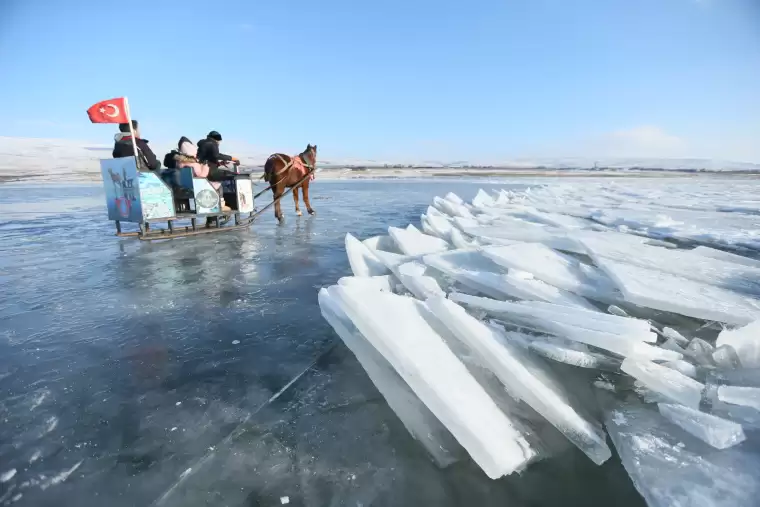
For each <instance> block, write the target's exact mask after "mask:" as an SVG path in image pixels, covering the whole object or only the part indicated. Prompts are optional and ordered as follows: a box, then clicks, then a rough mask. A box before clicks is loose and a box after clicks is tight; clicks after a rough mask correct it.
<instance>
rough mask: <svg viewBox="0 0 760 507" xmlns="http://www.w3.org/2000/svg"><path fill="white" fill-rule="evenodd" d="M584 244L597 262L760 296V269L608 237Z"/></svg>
mask: <svg viewBox="0 0 760 507" xmlns="http://www.w3.org/2000/svg"><path fill="white" fill-rule="evenodd" d="M580 241H581V243H583V245H584V246H585V247H586V248H587V249H588V253H589V255H590V256H591V257H592V258H593V259H594V260H597V259H598V258H600V257H604V258H607V259H611V260H613V261H619V262H625V263H627V264H632V265H634V266H638V267H640V268H644V269H647V270H654V271H661V272H664V273H669V274H671V275H676V276H679V277H683V278H686V279H688V280H693V281H695V282H699V283H703V284H708V285H714V286H716V287H722V288H724V289H729V290H734V291H740V292H744V293H747V294H754V295H760V268H756V267H749V266H745V265H742V264H736V263H734V262H728V261H725V260H720V259H714V258H711V257H705V256H703V255H700V254H699V253H695V252H694V251H689V250H673V249H667V248H660V247H656V246H650V245H645V244H643V243H636V242H633V243H632V242H629V241H626V242H621V241H618V240H617V238H616V237H615V236H609V235H605V234H596V235H593V236H583V237H581V238H580Z"/></svg>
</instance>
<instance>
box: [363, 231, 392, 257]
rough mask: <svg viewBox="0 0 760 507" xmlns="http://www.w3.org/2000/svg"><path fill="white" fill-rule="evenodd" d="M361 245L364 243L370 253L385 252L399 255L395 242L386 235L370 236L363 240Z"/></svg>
mask: <svg viewBox="0 0 760 507" xmlns="http://www.w3.org/2000/svg"><path fill="white" fill-rule="evenodd" d="M362 243H364V245H365V246H366V247H367V248H369V249H370V250H372V251H374V250H383V251H385V252H391V253H397V254H400V253H401V251H400V250H399V249H398V246H396V242H395V241H393V239H392V238H391V237H390V236H387V235H380V236H372V237H369V238H367V239H365V240H362Z"/></svg>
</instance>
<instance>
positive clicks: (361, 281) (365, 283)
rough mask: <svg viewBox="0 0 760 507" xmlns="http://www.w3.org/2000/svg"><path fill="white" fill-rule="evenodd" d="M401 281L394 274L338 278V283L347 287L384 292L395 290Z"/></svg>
mask: <svg viewBox="0 0 760 507" xmlns="http://www.w3.org/2000/svg"><path fill="white" fill-rule="evenodd" d="M399 283H401V282H400V281H399V280H398V278H396V277H395V276H393V275H380V276H344V277H343V278H340V279H339V280H338V285H343V286H345V287H360V288H365V289H374V290H378V291H384V292H394V291H395V290H396V286H397V285H398V284H399Z"/></svg>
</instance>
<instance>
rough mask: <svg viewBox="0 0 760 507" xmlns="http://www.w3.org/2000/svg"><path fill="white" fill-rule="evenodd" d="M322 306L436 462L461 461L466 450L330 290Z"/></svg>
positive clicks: (321, 293) (323, 292) (321, 300)
mask: <svg viewBox="0 0 760 507" xmlns="http://www.w3.org/2000/svg"><path fill="white" fill-rule="evenodd" d="M319 307H320V310H321V312H322V316H323V317H324V318H325V320H327V322H328V323H329V324H330V325H331V326H332V328H333V329H334V330H335V332H336V333H337V334H338V336H339V337H340V338H341V339H342V340H343V342H344V343H345V344H346V346H347V347H348V348H349V349H350V350H351V352H353V353H354V355H355V356H356V358H357V359H358V361H359V362H360V363H361V365H362V367H363V368H364V370H365V371H366V372H367V375H368V376H369V378H370V379H371V380H372V382H373V383H374V384H375V387H377V389H378V391H380V393H381V394H382V395H383V397H384V398H385V400H386V401H387V402H388V405H389V406H390V407H391V409H393V411H394V412H395V413H396V415H397V416H398V417H399V419H400V420H401V422H402V423H403V424H404V426H405V427H406V429H407V430H408V431H409V433H410V434H411V435H412V436H413V437H414V438H415V439H417V440H418V441H419V442H420V443H421V444H422V445H423V446H424V447H425V449H426V450H427V451H428V453H429V454H430V456H431V457H432V458H433V460H434V461H435V463H436V464H437V465H438V466H440V467H446V466H448V465H450V464H451V463H454V462H455V461H457V460H458V459H459V457H460V455H461V454H462V453H463V449H462V447H461V446H460V445H459V444H458V443H457V441H456V440H455V439H454V437H453V436H452V435H451V433H450V432H449V431H448V430H447V429H446V428H445V427H444V426H443V424H441V422H440V421H439V420H438V418H437V417H435V415H433V413H432V412H431V411H430V410H429V409H428V408H427V407H426V406H425V404H424V403H422V402H421V401H420V400H419V398H417V396H416V395H415V394H414V392H412V390H411V389H410V387H409V385H408V384H407V383H406V382H404V380H403V379H402V378H401V377H400V376H399V374H398V373H396V371H395V370H394V369H393V367H392V366H391V365H390V364H389V363H388V361H386V360H385V358H383V356H382V355H381V354H380V353H379V352H378V351H377V350H376V349H375V348H374V347H373V346H372V345H370V343H369V342H368V341H367V339H366V338H365V337H364V336H362V334H361V333H360V332H359V331H358V330H357V329H356V327H355V326H354V325H353V323H352V322H351V320H350V319H349V318H348V317H347V316H346V315H345V314H344V313H343V312H342V310H341V309H340V306H339V305H338V304H336V303H335V301H334V300H332V298H330V296H329V294H328V292H327V290H326V289H321V290H320V291H319Z"/></svg>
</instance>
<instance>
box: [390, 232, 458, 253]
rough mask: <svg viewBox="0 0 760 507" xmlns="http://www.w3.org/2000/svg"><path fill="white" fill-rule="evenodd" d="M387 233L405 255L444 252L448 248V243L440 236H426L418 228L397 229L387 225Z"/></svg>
mask: <svg viewBox="0 0 760 507" xmlns="http://www.w3.org/2000/svg"><path fill="white" fill-rule="evenodd" d="M388 234H389V235H390V237H391V238H393V241H395V242H396V244H397V245H398V247H399V250H401V252H402V253H404V254H405V255H425V254H429V253H435V252H444V251H446V250H448V249H449V244H448V243H447V242H446V241H444V240H442V239H441V238H436V237H433V236H428V235H427V234H423V233H421V232H420V231H418V230H416V229H415V230H409V229H399V228H397V227H388Z"/></svg>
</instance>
